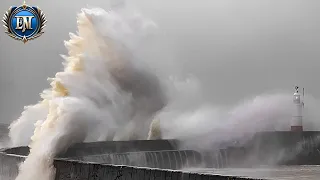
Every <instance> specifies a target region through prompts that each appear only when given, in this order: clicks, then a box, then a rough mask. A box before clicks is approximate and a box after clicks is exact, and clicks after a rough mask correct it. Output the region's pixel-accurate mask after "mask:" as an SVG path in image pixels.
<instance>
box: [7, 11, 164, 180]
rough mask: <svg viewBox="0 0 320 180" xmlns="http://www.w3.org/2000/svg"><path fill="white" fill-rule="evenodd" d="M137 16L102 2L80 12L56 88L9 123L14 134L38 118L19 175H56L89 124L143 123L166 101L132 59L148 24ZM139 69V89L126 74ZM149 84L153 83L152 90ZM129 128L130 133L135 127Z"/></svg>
mask: <svg viewBox="0 0 320 180" xmlns="http://www.w3.org/2000/svg"><path fill="white" fill-rule="evenodd" d="M133 17H134V18H135V19H134V21H135V22H136V23H132V22H131V24H130V20H132V19H130V18H129V20H128V19H125V18H124V17H123V16H121V15H120V14H118V13H116V12H112V11H110V12H106V11H104V10H102V9H99V8H95V9H83V10H82V13H80V14H79V16H78V21H77V22H78V34H77V35H75V34H70V40H69V41H67V42H65V46H66V47H67V49H68V56H63V58H64V59H65V63H64V65H65V68H64V71H63V72H59V73H57V74H56V76H55V78H53V79H50V80H51V87H52V88H51V89H50V90H49V91H48V90H47V91H45V92H44V93H43V94H42V98H43V101H41V102H39V103H38V104H36V105H35V106H31V107H28V108H26V109H25V112H24V113H22V116H21V117H20V119H18V121H16V122H14V123H13V124H12V125H11V131H12V133H11V139H14V136H15V135H14V134H13V132H14V131H15V130H19V128H18V126H24V124H25V122H28V120H29V121H31V122H29V123H31V124H34V123H35V122H36V121H37V122H36V123H35V128H33V129H34V134H33V136H32V137H31V140H32V141H31V143H30V145H29V147H30V154H29V155H28V157H27V158H26V160H25V161H24V162H23V163H22V164H21V166H20V171H19V174H18V176H17V178H16V179H17V180H53V179H54V175H55V168H54V166H53V159H54V157H56V156H57V155H58V154H59V153H61V152H64V151H65V150H66V149H67V148H68V147H69V146H71V145H72V144H74V143H77V142H83V141H84V140H85V139H86V137H87V136H88V133H89V132H91V131H90V130H92V129H94V128H96V127H98V126H99V125H100V124H103V125H104V127H105V131H108V130H110V129H118V128H121V127H122V126H125V124H126V123H128V122H129V121H130V120H131V119H133V121H135V120H137V119H135V117H138V118H139V122H137V123H131V124H140V125H142V124H143V120H147V119H150V120H151V118H150V117H149V116H152V114H153V113H152V112H154V111H157V110H159V109H160V108H162V106H164V104H165V100H164V99H162V98H163V97H164V96H162V95H159V94H161V93H155V94H154V93H153V92H154V91H155V89H158V91H156V92H161V87H160V86H159V85H157V84H155V83H154V81H153V80H157V79H156V78H151V79H150V77H151V76H152V75H151V74H148V73H142V75H141V73H139V72H141V71H140V69H138V68H134V67H133V66H131V65H130V63H132V62H130V60H132V59H134V58H133V54H132V53H131V52H130V50H132V48H134V47H135V46H136V45H137V43H135V42H134V41H136V40H137V39H135V38H130V37H131V36H135V35H136V34H139V33H140V35H141V31H142V30H144V29H146V28H148V23H144V21H141V22H140V24H139V21H137V20H139V19H137V17H135V16H133ZM137 24H138V26H137ZM102 25H103V26H102ZM149 25H152V24H150V23H149ZM133 27H134V28H133ZM106 32H107V33H106ZM139 38H141V37H139ZM128 58H131V59H130V60H129V59H128ZM126 73H129V74H126ZM136 74H140V76H138V77H140V78H142V79H143V78H145V79H146V80H145V81H142V82H144V83H145V84H139V85H140V87H139V88H140V89H139V88H138V89H135V87H131V86H132V85H134V84H135V83H137V81H133V80H134V79H130V78H129V77H128V75H136ZM146 76H148V77H146ZM127 78H129V80H127ZM140 78H139V79H140ZM151 80H152V82H151ZM128 83H129V84H128ZM149 86H150V87H153V88H155V89H150V90H149V91H148V87H149ZM140 91H142V93H141V92H140ZM133 98H134V99H133ZM151 103H152V104H151ZM146 107H147V110H145V108H146ZM39 112H41V113H40V114H39V115H38V116H33V113H39ZM30 118H31V119H30ZM135 127H138V126H137V125H135ZM146 129H148V128H146ZM132 131H134V129H133V130H132ZM120 132H121V131H120ZM135 132H136V134H137V133H141V132H140V131H137V130H135ZM121 133H123V132H121ZM125 133H127V134H129V136H130V135H132V133H134V132H125ZM146 133H147V130H146ZM18 136H19V135H18ZM100 136H103V135H101V134H100ZM122 136H123V135H122ZM145 138H147V134H145ZM96 140H97V139H96ZM19 143H20V144H23V143H26V142H17V141H16V140H15V141H14V144H15V145H19Z"/></svg>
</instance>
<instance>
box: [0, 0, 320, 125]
mask: <svg viewBox="0 0 320 180" xmlns="http://www.w3.org/2000/svg"><path fill="white" fill-rule="evenodd" d="M27 3H28V4H31V5H38V6H39V7H40V8H41V9H42V10H43V11H44V12H45V14H46V16H47V19H48V24H47V28H46V32H45V34H44V35H43V36H42V37H41V38H38V39H37V40H35V41H32V42H28V43H27V44H23V43H21V42H19V41H15V40H13V39H11V38H10V37H8V36H7V35H6V34H5V33H4V32H3V33H0V43H1V47H2V48H1V49H0V88H1V89H0V92H1V93H0V103H1V108H0V114H1V120H0V121H1V122H4V123H10V122H11V121H13V120H15V119H17V118H18V117H19V116H20V113H21V112H22V109H23V107H24V106H25V105H28V104H34V103H36V102H37V101H39V100H40V98H39V95H38V94H39V92H41V90H42V89H44V88H47V87H48V83H47V81H46V78H47V77H53V76H54V74H55V72H57V71H59V70H61V69H62V68H63V67H62V66H61V62H62V59H61V58H60V56H59V54H65V53H66V50H65V49H64V47H63V40H65V39H67V38H68V32H74V31H75V30H76V16H75V14H76V13H77V12H79V11H80V8H82V7H86V6H87V5H89V6H99V7H102V8H104V9H108V7H109V1H94V0H92V1H90V2H89V1H83V0H81V1H75V0H73V1H68V2H66V1H62V0H57V1H54V2H53V1H50V2H44V1H35V0H29V1H27ZM129 3H130V4H131V5H133V6H135V7H136V8H137V9H138V10H139V11H140V12H141V13H142V14H144V16H146V17H149V18H151V19H152V20H153V21H154V22H156V23H157V25H158V28H159V31H160V32H161V33H162V41H161V42H162V43H163V44H162V47H163V50H162V51H161V52H154V53H156V54H155V56H157V61H154V62H156V63H157V64H158V65H159V66H162V67H168V69H170V67H172V66H175V67H176V66H178V67H179V68H180V70H181V74H185V75H188V74H191V75H193V76H194V77H196V78H197V79H198V80H199V83H200V84H201V86H202V90H203V93H204V94H206V100H207V101H210V102H213V103H214V104H219V105H232V104H235V103H237V102H239V101H241V100H242V99H245V98H247V97H252V96H255V95H259V94H261V93H264V92H275V91H278V90H283V91H287V92H291V91H292V90H291V89H292V88H293V86H294V85H300V86H303V87H305V88H306V93H307V94H310V95H313V96H314V97H315V98H319V96H318V94H317V92H319V90H320V86H319V85H318V84H317V83H313V81H312V79H313V78H314V77H317V76H319V71H318V69H319V66H320V64H319V63H318V59H319V56H320V54H319V53H318V48H319V47H320V41H319V40H320V35H319V33H318V32H319V30H320V25H319V24H318V23H317V19H318V17H319V15H320V12H318V9H319V7H320V2H318V1H315V0H310V1H302V0H300V1H297V0H294V1H290V0H282V1H276V0H272V1H263V2H262V1H254V0H244V1H231V0H220V1H209V0H203V1H201V3H199V2H198V1H191V0H190V1H186V0H184V1H182V0H172V1H160V0H148V1H147V0H134V1H130V2H129ZM19 4H21V1H1V2H0V7H1V8H2V9H3V10H2V11H3V12H5V11H6V10H7V9H8V8H9V6H11V5H19ZM164 52H165V53H164ZM186 101H187V100H186ZM306 103H307V102H306Z"/></svg>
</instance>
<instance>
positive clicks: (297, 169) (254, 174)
mask: <svg viewBox="0 0 320 180" xmlns="http://www.w3.org/2000/svg"><path fill="white" fill-rule="evenodd" d="M188 171H192V172H198V173H210V174H219V175H232V176H240V177H251V178H261V179H272V180H275V179H276V180H320V166H277V167H259V168H222V169H188Z"/></svg>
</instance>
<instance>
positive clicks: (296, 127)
mask: <svg viewBox="0 0 320 180" xmlns="http://www.w3.org/2000/svg"><path fill="white" fill-rule="evenodd" d="M303 91H304V89H303ZM303 95H304V92H303ZM293 104H294V106H295V107H294V112H293V115H292V120H291V131H295V132H297V131H303V127H302V113H303V112H302V111H303V106H304V103H303V100H302V99H301V95H300V93H299V87H298V86H296V87H295V93H294V94H293Z"/></svg>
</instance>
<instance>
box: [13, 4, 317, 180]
mask: <svg viewBox="0 0 320 180" xmlns="http://www.w3.org/2000/svg"><path fill="white" fill-rule="evenodd" d="M155 27H156V26H155V24H154V23H153V22H151V21H149V20H146V19H144V18H142V17H141V16H139V15H137V14H135V13H131V12H130V13H128V12H126V11H121V12H120V11H109V12H106V11H104V10H103V9H99V8H93V9H83V10H82V12H81V13H80V14H79V16H78V33H77V34H70V40H69V41H67V42H65V46H66V48H67V49H68V56H63V58H64V59H65V63H64V65H65V68H64V71H63V72H59V73H57V74H56V76H55V78H53V79H51V86H52V88H51V89H48V90H45V91H44V92H43V93H42V94H41V97H42V99H43V100H42V101H41V102H39V103H38V104H36V105H33V106H28V107H26V108H25V111H24V112H23V113H22V115H21V117H20V118H19V119H18V120H17V121H15V122H13V123H12V124H11V125H10V138H11V146H21V145H29V146H30V154H29V156H28V157H27V159H26V160H25V162H24V163H22V164H21V166H20V173H19V175H18V177H17V180H31V179H32V180H37V179H39V180H53V179H54V174H55V169H54V167H53V158H54V157H55V156H56V155H57V154H59V153H61V152H63V151H65V150H66V149H67V148H68V147H69V146H71V145H72V144H74V143H77V142H83V141H85V140H87V141H97V140H107V139H108V140H130V139H146V138H147V137H148V136H149V138H150V139H153V138H154V137H152V136H153V135H152V132H154V133H155V135H154V136H161V138H174V139H180V140H183V141H185V142H186V143H187V144H188V143H189V144H190V143H191V145H192V146H190V147H191V148H199V147H201V148H210V147H209V146H207V145H209V144H213V143H217V142H221V141H229V140H232V139H234V138H239V137H242V138H243V139H248V137H250V136H251V135H252V134H254V133H255V132H259V131H264V130H287V129H288V128H289V124H290V118H291V112H292V107H291V105H292V97H291V94H288V93H284V94H273V95H270V94H266V95H261V96H257V97H254V98H253V99H252V100H249V101H246V102H243V103H240V104H239V105H237V106H235V107H221V106H215V105H212V104H209V103H207V104H204V102H203V97H205V95H203V93H202V92H201V88H200V85H199V84H198V81H197V80H196V79H194V78H191V79H188V80H187V81H180V80H177V79H174V78H173V79H170V78H167V77H168V76H165V77H162V78H160V76H159V75H158V74H156V73H152V72H151V70H150V69H148V68H147V67H146V66H144V65H143V62H142V60H141V59H139V58H138V57H139V55H138V54H136V53H135V52H136V51H137V50H138V49H139V48H141V44H143V43H145V41H144V40H145V39H147V37H148V36H149V35H150V34H152V32H153V31H154V28H155ZM139 52H141V51H139ZM166 78H167V79H166ZM201 96H203V97H201ZM307 101H308V104H310V106H309V108H308V107H307V108H306V109H308V110H307V112H306V116H307V118H306V121H304V123H305V124H304V127H305V128H306V129H310V130H314V129H319V123H315V122H313V121H312V120H316V119H318V118H319V116H318V113H313V112H317V111H315V110H314V109H313V108H314V107H317V105H318V102H317V101H316V100H314V98H312V97H310V98H308V99H307ZM152 119H156V120H157V121H154V122H153V123H151V121H152ZM150 124H152V127H153V128H151V131H150V132H149V134H148V131H149V125H150ZM312 128H313V129H312ZM218 133H219V135H217V134H218ZM31 136H32V137H31ZM30 137H31V138H30ZM156 138H158V137H156Z"/></svg>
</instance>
